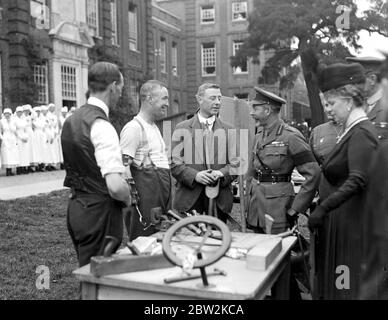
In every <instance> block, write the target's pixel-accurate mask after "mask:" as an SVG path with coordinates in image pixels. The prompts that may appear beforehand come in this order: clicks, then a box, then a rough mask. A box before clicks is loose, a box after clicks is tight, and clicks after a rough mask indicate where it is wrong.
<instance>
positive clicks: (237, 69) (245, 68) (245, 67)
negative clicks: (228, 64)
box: [233, 41, 248, 73]
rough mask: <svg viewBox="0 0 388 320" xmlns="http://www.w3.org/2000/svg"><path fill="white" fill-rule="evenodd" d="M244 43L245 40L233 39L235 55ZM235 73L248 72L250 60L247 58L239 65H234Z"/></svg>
mask: <svg viewBox="0 0 388 320" xmlns="http://www.w3.org/2000/svg"><path fill="white" fill-rule="evenodd" d="M243 43H244V42H243V41H233V56H235V55H236V53H237V51H238V50H239V49H240V47H241V46H242V44H243ZM233 73H248V61H247V60H245V61H244V62H243V63H242V64H241V65H239V66H238V67H234V68H233Z"/></svg>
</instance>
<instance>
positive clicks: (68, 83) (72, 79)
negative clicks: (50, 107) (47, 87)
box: [61, 65, 77, 101]
mask: <svg viewBox="0 0 388 320" xmlns="http://www.w3.org/2000/svg"><path fill="white" fill-rule="evenodd" d="M76 76H77V73H76V69H75V68H74V67H70V66H65V65H62V66H61V77H62V99H63V100H70V101H75V100H77V80H76Z"/></svg>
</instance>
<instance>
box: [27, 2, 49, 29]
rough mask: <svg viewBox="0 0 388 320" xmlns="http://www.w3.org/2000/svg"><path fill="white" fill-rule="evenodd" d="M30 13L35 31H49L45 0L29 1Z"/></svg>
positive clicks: (47, 10)
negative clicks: (33, 20)
mask: <svg viewBox="0 0 388 320" xmlns="http://www.w3.org/2000/svg"><path fill="white" fill-rule="evenodd" d="M30 11H31V17H33V18H34V19H35V27H36V28H37V29H50V12H49V9H48V7H47V4H46V0H31V1H30Z"/></svg>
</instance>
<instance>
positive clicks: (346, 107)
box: [325, 93, 353, 124]
mask: <svg viewBox="0 0 388 320" xmlns="http://www.w3.org/2000/svg"><path fill="white" fill-rule="evenodd" d="M325 101H326V104H325V111H326V113H327V114H328V115H329V114H331V115H332V117H333V120H334V121H336V122H339V123H342V124H345V123H346V121H347V120H348V118H349V115H350V112H351V111H352V109H353V100H352V98H350V97H349V98H347V97H343V96H341V95H340V94H337V93H328V94H325Z"/></svg>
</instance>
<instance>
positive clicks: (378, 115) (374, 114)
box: [368, 99, 387, 123]
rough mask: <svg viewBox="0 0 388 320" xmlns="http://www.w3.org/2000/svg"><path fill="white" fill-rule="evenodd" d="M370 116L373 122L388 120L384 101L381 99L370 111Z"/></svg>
mask: <svg viewBox="0 0 388 320" xmlns="http://www.w3.org/2000/svg"><path fill="white" fill-rule="evenodd" d="M368 118H369V120H370V121H371V122H374V123H380V122H386V121H387V120H386V119H385V112H384V109H383V105H382V101H381V99H379V100H378V101H377V103H376V105H375V106H374V107H373V109H372V110H371V111H370V112H369V113H368Z"/></svg>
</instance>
